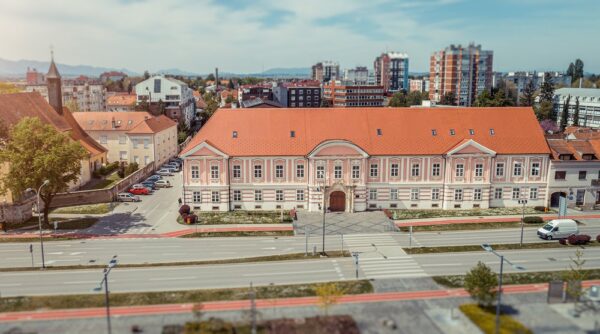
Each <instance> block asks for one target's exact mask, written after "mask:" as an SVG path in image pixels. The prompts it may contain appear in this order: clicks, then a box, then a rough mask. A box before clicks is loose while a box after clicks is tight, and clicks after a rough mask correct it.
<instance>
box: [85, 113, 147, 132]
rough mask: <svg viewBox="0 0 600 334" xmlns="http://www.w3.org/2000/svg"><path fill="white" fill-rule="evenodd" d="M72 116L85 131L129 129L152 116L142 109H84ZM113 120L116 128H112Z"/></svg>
mask: <svg viewBox="0 0 600 334" xmlns="http://www.w3.org/2000/svg"><path fill="white" fill-rule="evenodd" d="M73 117H75V119H76V120H77V123H79V125H80V126H81V127H82V128H83V129H84V130H85V131H104V130H115V131H129V130H132V129H133V128H135V127H136V126H137V125H138V124H140V123H142V122H143V121H145V120H146V119H150V118H152V117H153V116H152V115H151V114H149V113H147V112H142V111H124V112H105V111H85V112H76V113H73ZM113 120H114V121H115V125H117V127H116V128H113V125H112V122H113Z"/></svg>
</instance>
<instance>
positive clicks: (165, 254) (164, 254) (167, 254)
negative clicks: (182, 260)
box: [162, 253, 187, 256]
mask: <svg viewBox="0 0 600 334" xmlns="http://www.w3.org/2000/svg"><path fill="white" fill-rule="evenodd" d="M186 254H187V253H162V255H163V256H169V255H186Z"/></svg>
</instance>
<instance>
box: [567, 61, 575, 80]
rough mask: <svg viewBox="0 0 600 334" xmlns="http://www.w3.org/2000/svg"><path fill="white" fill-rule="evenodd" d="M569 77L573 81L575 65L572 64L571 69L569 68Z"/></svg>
mask: <svg viewBox="0 0 600 334" xmlns="http://www.w3.org/2000/svg"><path fill="white" fill-rule="evenodd" d="M566 74H567V76H570V77H571V81H573V76H574V75H575V64H573V63H570V64H569V68H567V73H566Z"/></svg>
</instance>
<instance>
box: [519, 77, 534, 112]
mask: <svg viewBox="0 0 600 334" xmlns="http://www.w3.org/2000/svg"><path fill="white" fill-rule="evenodd" d="M519 102H520V104H521V105H522V106H525V107H530V106H532V105H533V102H535V83H534V82H533V79H531V80H529V81H528V82H527V85H525V87H523V93H522V94H521V97H520V98H519Z"/></svg>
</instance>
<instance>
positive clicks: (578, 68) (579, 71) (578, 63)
mask: <svg viewBox="0 0 600 334" xmlns="http://www.w3.org/2000/svg"><path fill="white" fill-rule="evenodd" d="M580 78H583V61H582V60H581V59H577V60H575V67H574V69H573V80H572V81H577V80H579V79H580Z"/></svg>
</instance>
